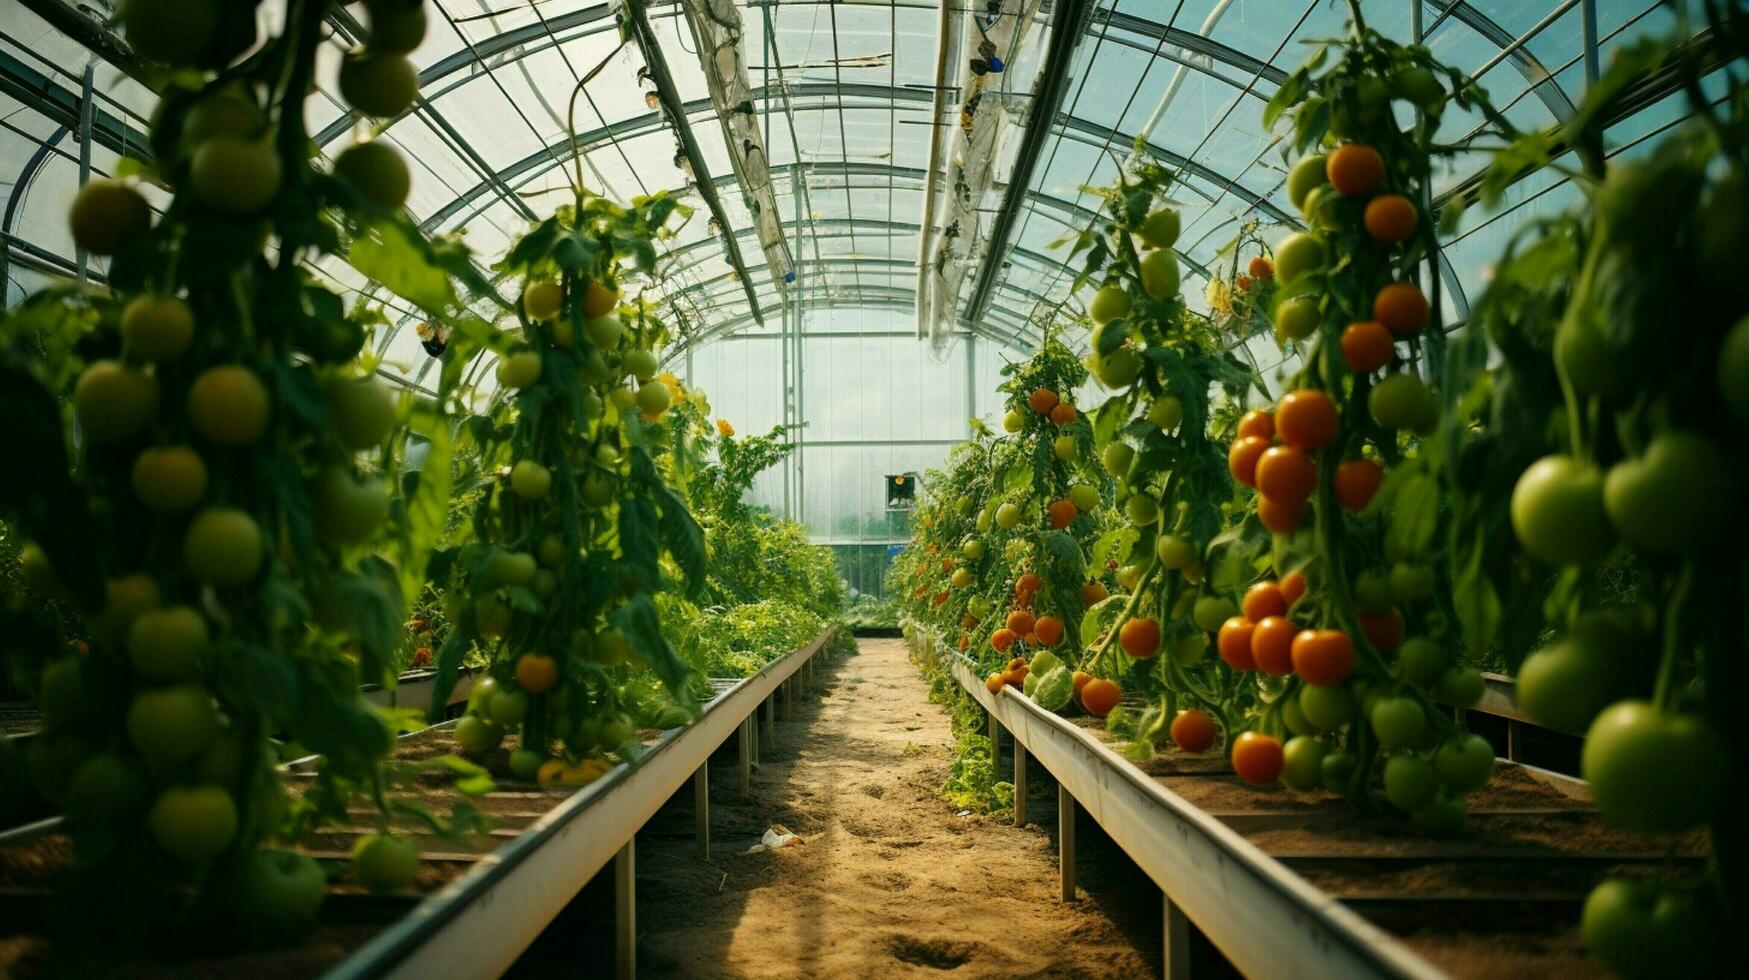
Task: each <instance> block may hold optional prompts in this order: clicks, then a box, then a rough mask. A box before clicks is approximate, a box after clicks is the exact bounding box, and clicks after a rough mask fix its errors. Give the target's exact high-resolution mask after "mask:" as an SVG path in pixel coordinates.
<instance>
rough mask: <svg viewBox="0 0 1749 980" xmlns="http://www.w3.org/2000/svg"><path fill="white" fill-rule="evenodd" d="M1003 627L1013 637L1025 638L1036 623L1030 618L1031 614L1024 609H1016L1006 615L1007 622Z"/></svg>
mask: <svg viewBox="0 0 1749 980" xmlns="http://www.w3.org/2000/svg"><path fill="white" fill-rule="evenodd" d="M1005 625H1006V626H1007V627H1008V630H1009V632H1011V633H1013V634H1014V635H1016V636H1025V635H1026V634H1028V633H1031V632H1032V631H1033V628H1034V627H1035V626H1037V625H1038V623H1037V621H1036V620H1034V619H1033V618H1032V613H1029V612H1027V611H1026V610H1024V609H1016V610H1014V611H1013V612H1011V613H1009V614H1008V622H1007V623H1006V624H1005Z"/></svg>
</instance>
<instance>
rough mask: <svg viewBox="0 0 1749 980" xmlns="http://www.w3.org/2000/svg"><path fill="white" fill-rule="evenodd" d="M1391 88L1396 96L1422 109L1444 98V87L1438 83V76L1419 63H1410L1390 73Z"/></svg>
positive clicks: (1432, 105)
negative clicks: (1406, 66)
mask: <svg viewBox="0 0 1749 980" xmlns="http://www.w3.org/2000/svg"><path fill="white" fill-rule="evenodd" d="M1391 89H1392V91H1393V92H1394V93H1395V94H1396V96H1397V97H1398V98H1400V99H1406V100H1408V101H1410V102H1412V103H1414V104H1415V105H1417V106H1420V107H1421V108H1423V109H1432V108H1433V107H1434V106H1436V105H1438V104H1439V103H1440V102H1441V101H1442V100H1443V99H1444V98H1445V88H1444V86H1442V85H1440V84H1439V78H1438V76H1436V75H1434V74H1433V72H1432V71H1430V70H1429V69H1427V68H1423V67H1422V66H1420V65H1411V66H1410V67H1408V68H1402V69H1399V70H1398V71H1396V72H1395V73H1394V74H1392V75H1391Z"/></svg>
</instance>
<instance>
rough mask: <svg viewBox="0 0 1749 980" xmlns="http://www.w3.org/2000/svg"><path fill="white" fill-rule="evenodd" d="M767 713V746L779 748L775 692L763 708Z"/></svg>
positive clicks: (767, 699) (766, 700)
mask: <svg viewBox="0 0 1749 980" xmlns="http://www.w3.org/2000/svg"><path fill="white" fill-rule="evenodd" d="M762 710H763V711H764V712H765V746H766V748H772V749H775V748H777V692H775V691H773V692H772V693H771V695H770V696H769V697H767V698H766V699H765V704H764V705H763V706H762Z"/></svg>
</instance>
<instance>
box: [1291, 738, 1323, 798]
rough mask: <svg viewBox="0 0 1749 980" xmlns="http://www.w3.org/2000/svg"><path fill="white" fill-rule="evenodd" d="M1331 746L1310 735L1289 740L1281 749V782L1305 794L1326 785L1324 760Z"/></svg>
mask: <svg viewBox="0 0 1749 980" xmlns="http://www.w3.org/2000/svg"><path fill="white" fill-rule="evenodd" d="M1329 755H1330V745H1329V743H1327V742H1323V741H1320V740H1318V739H1316V738H1313V737H1311V736H1310V735H1299V736H1296V737H1294V738H1290V739H1288V740H1287V744H1286V745H1284V746H1282V748H1281V781H1282V782H1284V783H1286V784H1287V785H1288V787H1289V788H1290V789H1297V790H1299V791H1300V792H1302V793H1304V792H1306V791H1308V790H1313V789H1317V788H1318V787H1320V786H1322V785H1323V784H1324V760H1325V759H1326V758H1327V757H1328V756H1329Z"/></svg>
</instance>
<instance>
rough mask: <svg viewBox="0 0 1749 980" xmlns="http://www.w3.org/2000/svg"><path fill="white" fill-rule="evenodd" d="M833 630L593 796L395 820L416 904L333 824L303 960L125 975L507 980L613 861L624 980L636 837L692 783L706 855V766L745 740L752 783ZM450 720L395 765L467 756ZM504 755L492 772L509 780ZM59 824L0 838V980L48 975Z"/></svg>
mask: <svg viewBox="0 0 1749 980" xmlns="http://www.w3.org/2000/svg"><path fill="white" fill-rule="evenodd" d="M827 635H828V634H822V635H821V636H820V637H818V638H816V639H815V640H813V641H812V642H810V643H809V644H808V645H807V646H805V647H803V648H801V649H799V650H796V651H793V652H791V653H789V654H787V655H785V656H784V657H782V658H780V659H778V660H776V661H774V662H773V663H771V664H769V665H767V666H766V667H765V668H764V669H763V670H761V671H760V672H759V673H757V674H755V675H753V676H751V677H748V678H745V679H739V680H722V681H715V682H713V686H714V688H715V696H714V697H713V698H712V699H711V700H710V702H708V703H707V704H706V705H705V707H704V710H703V712H702V714H701V716H700V717H699V719H698V720H697V721H696V722H694V723H693V724H691V725H689V726H687V727H685V728H676V729H669V730H666V731H655V730H650V731H645V732H641V733H640V737H641V739H642V741H643V743H644V745H645V749H646V751H645V754H644V755H643V756H642V758H640V759H639V760H638V762H637V763H636V764H635V765H626V764H621V765H618V766H616V767H614V768H613V769H611V770H609V771H608V772H607V773H606V774H605V775H603V776H602V777H601V778H599V779H597V780H595V781H594V782H592V783H590V784H588V785H587V786H583V787H580V788H579V787H553V788H550V789H542V788H541V787H539V786H537V785H535V784H534V783H532V782H525V781H521V780H517V779H514V778H513V777H510V776H508V775H495V776H494V780H495V782H496V784H497V785H496V789H495V790H494V791H493V792H490V793H486V794H484V795H482V796H476V797H468V798H467V799H468V800H469V801H470V802H471V803H472V804H473V806H474V807H476V808H477V809H478V810H479V811H480V812H481V813H482V814H485V815H486V816H488V817H489V818H490V821H491V828H490V830H489V831H488V832H487V833H484V834H479V835H472V836H468V837H461V838H449V837H443V836H439V835H437V834H435V833H432V832H431V831H430V829H429V828H428V827H427V826H426V825H425V824H424V823H423V822H421V821H419V820H417V819H416V818H413V817H402V816H396V817H395V818H394V820H393V826H394V827H395V829H396V830H397V831H398V832H401V833H404V834H408V835H411V836H413V837H415V838H416V839H417V840H418V843H419V845H420V850H421V852H422V853H423V857H424V865H423V867H422V869H421V871H420V873H419V876H418V878H417V880H416V882H415V887H414V889H413V891H412V892H410V893H408V894H405V895H394V896H386V897H385V896H373V895H369V894H367V893H365V892H364V891H363V889H362V888H360V887H359V886H358V885H357V884H355V883H354V882H352V881H351V880H350V879H348V878H347V877H345V876H344V874H343V872H344V870H345V862H346V860H347V859H349V858H350V855H351V852H352V847H353V844H354V843H355V842H356V841H357V840H358V838H359V837H360V836H362V835H365V834H369V833H374V832H376V831H377V829H378V821H379V819H380V818H379V816H378V814H377V813H376V812H375V811H374V810H368V809H358V810H355V811H353V812H352V816H353V817H355V818H356V819H355V821H354V822H352V823H349V824H348V825H345V826H335V827H326V828H323V830H322V831H321V832H319V833H317V834H314V835H312V836H311V837H310V838H309V839H307V840H305V841H303V842H302V844H301V846H300V847H299V848H298V849H299V850H302V851H303V852H304V853H307V854H310V855H311V856H313V857H316V858H318V859H321V860H324V861H330V862H333V863H332V864H331V870H332V874H331V884H330V888H329V898H328V901H327V902H326V903H325V904H324V907H323V916H322V921H321V923H320V924H319V925H318V927H317V929H316V930H315V933H314V934H313V935H312V936H310V937H309V938H308V939H307V940H306V941H305V942H303V943H302V944H300V945H298V946H297V947H295V948H290V949H277V950H266V951H261V952H256V953H249V954H243V955H233V956H226V957H223V958H214V959H205V960H201V961H199V962H197V963H187V962H184V963H166V964H138V963H130V964H127V965H126V967H127V971H126V972H127V973H128V975H130V976H131V975H141V976H151V975H156V974H162V975H166V976H185V975H188V974H189V973H198V974H199V975H201V976H205V977H259V976H263V975H270V976H318V975H325V976H331V977H378V976H409V977H415V976H416V977H436V976H445V977H448V976H455V977H475V976H498V975H500V974H502V973H504V971H506V970H507V969H509V968H510V967H511V965H512V964H514V963H515V962H516V959H517V957H518V956H519V955H520V954H521V953H522V952H523V950H525V949H526V948H527V947H528V946H529V944H530V943H532V942H533V941H534V939H535V938H536V937H537V936H539V935H540V933H541V931H542V930H543V929H545V928H546V926H547V924H548V923H550V922H552V921H553V919H554V918H555V917H557V916H558V915H559V913H560V912H561V911H562V910H563V909H564V908H565V906H566V905H567V904H568V903H569V902H570V900H571V899H572V897H573V896H575V895H576V894H577V893H578V891H580V890H581V889H582V888H583V886H584V885H585V884H587V883H588V882H589V880H590V879H591V878H593V877H594V876H595V874H596V873H597V872H598V871H600V870H601V869H602V868H604V867H605V866H606V865H607V864H608V862H609V861H617V863H616V884H617V886H618V887H617V890H616V910H617V913H618V914H617V916H616V935H617V937H618V943H617V945H618V950H617V952H618V956H619V973H620V975H622V976H631V975H633V972H634V971H635V962H634V959H633V955H634V951H635V948H636V943H635V912H634V909H635V896H634V894H633V892H632V887H631V886H632V882H633V881H634V880H635V875H633V874H632V868H633V864H632V862H633V861H634V855H633V839H634V836H635V835H636V833H637V831H638V829H639V828H640V827H642V826H643V824H644V822H645V821H647V820H648V819H649V818H650V816H651V815H652V814H654V813H655V812H656V810H657V809H658V808H660V807H661V806H662V804H663V803H665V802H666V801H667V800H668V799H669V798H670V797H672V796H673V795H674V793H675V792H676V791H678V790H679V789H681V788H682V787H684V786H685V785H686V784H687V783H688V781H691V782H692V783H693V786H694V791H695V794H696V796H695V799H696V800H697V801H698V802H699V803H700V804H705V805H701V806H700V807H699V808H698V813H699V821H698V830H699V833H700V849H701V852H704V851H706V850H707V849H708V846H709V844H708V839H709V838H708V835H709V824H708V776H707V773H708V767H707V763H708V761H709V759H710V757H711V754H712V753H713V752H714V751H715V750H716V749H717V748H718V747H720V746H721V745H722V744H723V743H724V742H725V741H727V740H728V739H729V738H730V737H732V736H735V737H737V739H738V740H737V748H738V753H739V761H740V767H741V778H742V786H743V788H745V786H746V780H747V778H748V767H749V765H750V764H751V761H752V759H753V758H754V756H755V754H756V753H757V751H758V748H757V746H758V742H759V737H758V732H757V731H756V726H757V725H758V724H759V722H760V717H759V715H758V712H759V709H760V708H761V706H764V708H765V711H764V712H763V720H764V721H765V723H766V726H767V732H766V736H767V738H768V739H769V738H770V737H773V735H774V727H775V726H774V725H773V721H774V718H775V716H776V714H777V713H778V712H780V711H787V710H788V709H789V706H790V705H791V704H792V703H793V700H794V698H795V697H796V696H797V695H798V694H799V693H800V691H801V689H802V688H804V687H805V686H806V685H808V684H809V683H810V682H811V679H812V673H813V658H814V656H815V655H816V654H817V653H818V652H819V651H820V650H821V649H823V647H824V644H825V640H826V638H827ZM453 730H454V724H453V722H446V723H444V724H441V725H437V726H434V727H432V728H427V729H424V730H422V731H419V732H415V733H413V734H411V735H407V736H405V737H404V738H402V739H401V741H400V744H399V746H398V747H397V750H396V753H395V758H396V760H398V761H401V762H414V763H416V762H418V761H420V760H424V759H433V758H437V757H440V756H444V755H450V754H454V753H456V752H457V747H456V744H455V739H454V734H453ZM506 756H507V750H505V749H499V750H496V752H495V753H494V754H493V755H490V756H488V757H487V758H486V759H484V760H482V761H483V762H485V763H486V764H487V765H488V767H489V768H491V769H492V771H493V772H494V773H495V774H503V773H507V772H508V769H507V767H506V765H505V761H506ZM309 765H310V763H309V762H308V761H303V762H299V763H294V764H292V765H291V766H290V767H288V768H289V770H290V779H291V781H292V782H293V783H294V785H295V784H296V783H297V782H299V781H301V780H304V779H308V778H310V777H311V773H310V771H309V769H308V767H309ZM392 795H393V796H394V797H397V798H400V799H403V800H407V801H409V802H415V803H418V804H420V805H421V806H423V807H425V808H426V809H428V810H430V811H431V812H433V813H435V814H438V815H440V816H445V815H448V813H449V812H450V808H451V806H452V805H453V804H455V803H456V802H458V801H460V800H461V799H463V797H462V795H461V794H460V793H459V792H458V791H456V790H455V789H454V788H453V787H452V786H451V785H450V778H449V777H448V776H447V775H446V774H444V773H440V772H431V773H429V774H421V775H420V776H419V777H418V778H417V779H415V780H413V781H411V782H410V783H407V784H404V785H402V786H400V787H399V788H398V789H397V790H396V792H395V793H393V794H392ZM70 856H71V855H70V852H69V844H68V840H67V838H66V837H65V836H64V835H63V834H61V833H60V832H59V825H58V821H57V820H47V821H41V822H38V823H36V824H32V825H29V826H26V827H22V828H15V829H13V830H11V831H7V832H5V833H0V976H13V975H31V974H33V973H51V974H52V973H53V972H54V970H55V960H54V951H53V944H52V942H51V941H50V939H49V938H48V937H47V936H46V933H47V931H48V930H49V928H50V926H51V923H50V922H49V921H48V916H49V915H51V914H52V909H53V907H54V906H53V903H52V901H50V897H49V894H48V888H49V885H50V882H51V880H52V878H53V877H54V875H55V874H56V873H57V872H58V871H59V870H60V869H61V868H64V867H65V866H66V864H67V862H68V860H69V859H70Z"/></svg>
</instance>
